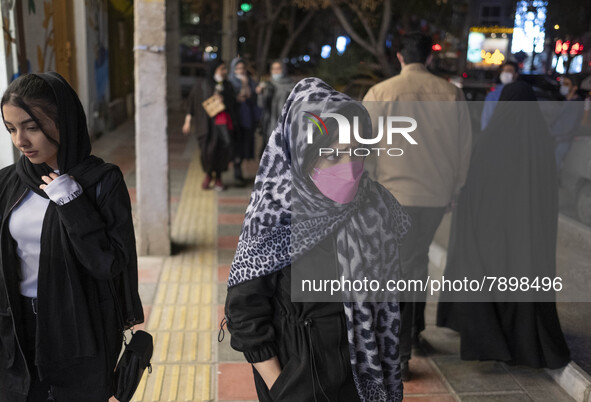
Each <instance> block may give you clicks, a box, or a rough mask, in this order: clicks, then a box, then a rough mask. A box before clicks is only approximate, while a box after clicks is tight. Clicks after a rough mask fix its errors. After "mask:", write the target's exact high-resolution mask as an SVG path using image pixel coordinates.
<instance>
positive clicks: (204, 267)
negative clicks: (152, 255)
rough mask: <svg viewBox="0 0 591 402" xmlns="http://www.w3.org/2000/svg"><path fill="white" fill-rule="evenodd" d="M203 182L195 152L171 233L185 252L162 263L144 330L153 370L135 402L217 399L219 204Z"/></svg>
mask: <svg viewBox="0 0 591 402" xmlns="http://www.w3.org/2000/svg"><path fill="white" fill-rule="evenodd" d="M202 180H203V172H202V170H201V167H200V164H199V157H198V154H197V153H195V155H194V156H193V159H192V162H191V165H190V166H189V170H188V172H187V178H186V180H185V185H184V187H183V192H182V194H181V199H180V203H179V207H178V212H177V214H176V218H175V221H174V222H173V224H172V233H171V235H172V240H173V242H174V243H176V244H180V245H183V246H185V248H184V249H183V251H181V252H180V253H179V254H178V255H174V256H171V257H168V258H166V260H165V262H164V267H163V270H162V274H161V276H160V280H159V283H158V289H157V291H156V297H155V300H154V304H153V306H152V311H151V313H150V317H149V319H148V323H147V326H146V328H147V330H148V331H149V332H150V333H151V334H152V336H153V337H154V355H153V357H152V367H153V371H152V373H151V374H149V375H144V378H143V379H142V382H141V383H140V386H139V388H138V390H137V392H136V394H135V395H134V398H133V399H132V401H138V402H139V401H141V402H152V401H154V402H156V401H211V400H213V399H214V396H213V391H214V389H215V387H214V386H213V380H214V378H215V376H214V371H213V370H214V368H215V366H214V359H215V356H214V353H213V349H212V347H213V342H212V341H213V338H214V336H215V334H214V331H215V328H214V321H215V319H216V318H217V317H216V315H215V314H216V310H215V309H216V307H217V305H216V303H215V279H214V278H215V277H214V273H215V270H216V268H217V251H216V244H217V243H216V239H217V234H216V230H217V205H216V194H215V193H214V192H213V191H202V190H201V188H200V183H201V181H202Z"/></svg>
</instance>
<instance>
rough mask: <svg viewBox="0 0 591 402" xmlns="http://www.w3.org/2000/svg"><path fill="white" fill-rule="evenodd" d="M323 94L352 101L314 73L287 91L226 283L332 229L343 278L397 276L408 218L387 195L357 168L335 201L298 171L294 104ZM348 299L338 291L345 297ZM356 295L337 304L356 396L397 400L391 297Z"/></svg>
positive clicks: (261, 269) (290, 255)
mask: <svg viewBox="0 0 591 402" xmlns="http://www.w3.org/2000/svg"><path fill="white" fill-rule="evenodd" d="M328 101H330V104H332V105H334V104H335V103H337V102H342V104H343V105H345V104H347V103H352V102H353V101H352V100H351V99H350V98H349V97H348V96H346V95H344V94H341V93H339V92H337V91H335V90H334V89H332V88H331V87H330V86H328V85H327V84H326V83H324V82H323V81H321V80H319V79H317V78H307V79H304V80H302V81H300V82H299V83H298V84H297V85H296V86H295V88H294V90H293V91H292V93H291V94H290V96H289V97H288V99H287V101H286V103H285V106H284V107H283V111H282V115H281V117H280V119H279V122H278V125H277V128H276V129H275V130H274V131H273V133H272V135H271V138H270V140H269V144H268V146H267V148H266V149H265V152H264V154H263V157H262V160H261V164H260V167H259V171H258V173H257V176H256V179H255V184H254V189H253V192H252V195H251V198H250V203H249V205H248V208H247V210H246V216H245V220H244V223H243V226H242V232H241V235H240V240H239V243H238V248H237V250H236V255H235V257H234V261H233V263H232V268H231V271H230V277H229V280H228V286H229V287H232V286H236V285H238V284H240V283H243V282H246V281H248V280H251V279H255V278H258V277H261V276H264V275H268V274H271V273H273V272H275V271H278V270H280V269H282V268H283V267H285V266H288V265H290V264H291V263H292V261H296V259H297V258H298V257H299V256H301V255H302V254H303V253H306V252H307V251H309V250H311V249H312V248H313V247H314V246H315V245H317V244H318V243H319V242H320V241H322V240H323V239H325V238H326V237H327V236H329V235H331V234H332V235H334V236H335V237H336V239H337V254H338V255H337V259H338V263H339V264H338V265H339V266H340V268H341V270H342V275H343V276H344V277H345V278H347V279H358V278H362V277H364V276H367V277H371V276H372V275H373V276H374V277H387V278H388V279H397V278H398V277H399V275H400V269H399V255H398V246H399V244H400V242H401V240H402V238H403V236H404V234H405V233H406V232H407V230H408V228H409V225H410V224H409V218H408V215H407V214H406V213H405V212H404V211H403V210H402V208H401V206H400V205H399V204H398V202H397V201H396V200H395V199H394V197H393V196H392V195H391V194H390V193H389V192H388V191H387V190H386V189H384V188H383V187H382V186H381V185H378V184H376V183H375V182H373V181H371V180H369V178H368V177H367V175H366V174H364V176H363V178H362V180H361V183H360V186H359V191H358V193H357V195H356V197H355V199H354V200H353V201H352V202H351V203H349V204H345V205H342V204H338V203H336V202H334V201H332V200H330V199H328V198H326V197H324V196H323V195H322V194H321V193H320V192H319V191H318V190H317V189H316V188H315V186H314V185H313V184H310V182H309V181H308V180H307V174H306V173H305V172H304V171H303V168H302V166H303V160H304V159H303V155H304V150H305V149H306V147H308V146H309V145H307V142H306V138H307V137H306V135H305V130H304V127H303V126H302V124H303V122H302V121H301V120H302V119H301V118H300V116H301V115H302V113H298V105H302V103H301V102H315V103H316V104H318V102H325V103H326V102H328ZM300 127H301V128H300ZM294 215H297V217H295V216H294ZM300 215H301V216H300ZM354 298H355V296H353V295H350V294H345V295H344V300H354ZM355 300H357V301H354V302H349V301H348V302H345V308H344V310H345V315H346V318H347V335H348V340H349V351H350V356H351V366H352V369H353V376H354V380H355V384H356V387H357V391H358V394H359V397H360V399H361V400H362V401H400V400H402V382H401V375H400V360H399V354H398V349H399V345H398V332H399V328H400V312H399V308H398V303H396V302H367V301H358V300H359V298H357V299H355Z"/></svg>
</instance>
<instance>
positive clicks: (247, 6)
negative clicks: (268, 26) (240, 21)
mask: <svg viewBox="0 0 591 402" xmlns="http://www.w3.org/2000/svg"><path fill="white" fill-rule="evenodd" d="M240 9H241V10H242V11H244V12H245V13H247V12H249V11H250V10H252V3H247V2H244V3H240Z"/></svg>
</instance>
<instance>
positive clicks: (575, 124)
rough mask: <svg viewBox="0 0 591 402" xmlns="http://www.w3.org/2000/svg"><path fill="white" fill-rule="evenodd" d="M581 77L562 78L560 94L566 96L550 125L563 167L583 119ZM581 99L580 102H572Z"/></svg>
mask: <svg viewBox="0 0 591 402" xmlns="http://www.w3.org/2000/svg"><path fill="white" fill-rule="evenodd" d="M578 90H579V78H578V77H577V76H575V75H563V76H562V77H561V79H560V89H559V92H560V95H562V96H564V100H565V102H563V105H562V108H561V110H560V113H559V114H558V117H557V118H556V120H555V121H554V123H553V124H552V125H551V126H550V134H551V135H552V137H553V138H554V141H555V143H556V166H557V167H558V170H560V169H561V168H562V162H563V161H564V158H565V157H566V154H567V153H568V151H569V149H570V143H571V141H572V139H573V137H574V136H575V134H576V132H577V130H578V128H579V127H580V125H581V122H582V120H583V114H584V110H583V102H580V101H582V100H583V98H582V97H581V96H579V94H578ZM572 101H579V102H576V103H574V102H572Z"/></svg>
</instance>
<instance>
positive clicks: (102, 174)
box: [0, 73, 143, 402]
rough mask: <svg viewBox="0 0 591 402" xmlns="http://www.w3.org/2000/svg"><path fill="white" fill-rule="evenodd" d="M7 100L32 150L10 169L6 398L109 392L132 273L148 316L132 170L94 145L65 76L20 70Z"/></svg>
mask: <svg viewBox="0 0 591 402" xmlns="http://www.w3.org/2000/svg"><path fill="white" fill-rule="evenodd" d="M1 107H2V118H3V119H4V125H5V126H6V129H7V130H8V133H9V135H10V137H11V139H12V142H13V144H14V145H15V147H16V148H18V150H19V151H21V152H22V153H23V156H21V157H20V159H19V160H18V161H17V163H16V164H14V165H11V166H8V167H6V168H4V169H2V170H1V171H0V219H1V231H0V246H1V261H0V282H1V283H0V401H2V402H25V401H27V402H41V401H43V402H45V401H53V400H55V401H57V402H80V401H91V402H107V401H108V399H109V398H110V396H111V395H112V394H113V393H112V391H111V383H112V377H113V370H114V368H115V365H116V362H117V357H118V355H119V352H120V350H121V345H122V327H123V322H122V318H123V316H122V314H121V313H119V312H121V309H120V303H119V302H118V301H117V300H121V299H118V298H116V297H117V296H118V295H120V294H121V293H120V289H121V284H122V277H123V276H124V275H123V273H124V272H125V273H126V274H127V276H128V277H129V278H130V281H129V283H130V284H131V296H132V304H133V306H132V307H133V310H134V312H135V314H136V319H135V322H136V323H137V322H141V321H142V320H143V312H142V308H141V302H140V300H139V296H138V293H137V258H136V251H135V237H134V230H133V223H132V217H131V204H130V201H129V194H128V191H127V188H126V186H125V182H124V181H123V176H122V174H121V171H120V170H119V168H117V167H116V166H114V165H111V164H107V163H105V162H103V161H102V160H101V159H99V158H97V157H94V156H91V155H90V149H91V147H90V139H89V137H88V131H87V128H86V117H85V115H84V111H83V109H82V105H81V104H80V100H79V99H78V96H77V95H76V93H75V92H74V90H73V89H72V88H71V87H70V86H69V85H68V83H67V82H66V81H65V80H64V79H63V78H62V77H61V76H60V75H58V74H56V73H45V74H29V75H25V76H22V77H20V78H18V79H17V80H15V81H14V82H12V83H11V84H10V85H9V86H8V88H7V89H6V92H5V93H4V96H3V97H2V104H1Z"/></svg>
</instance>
